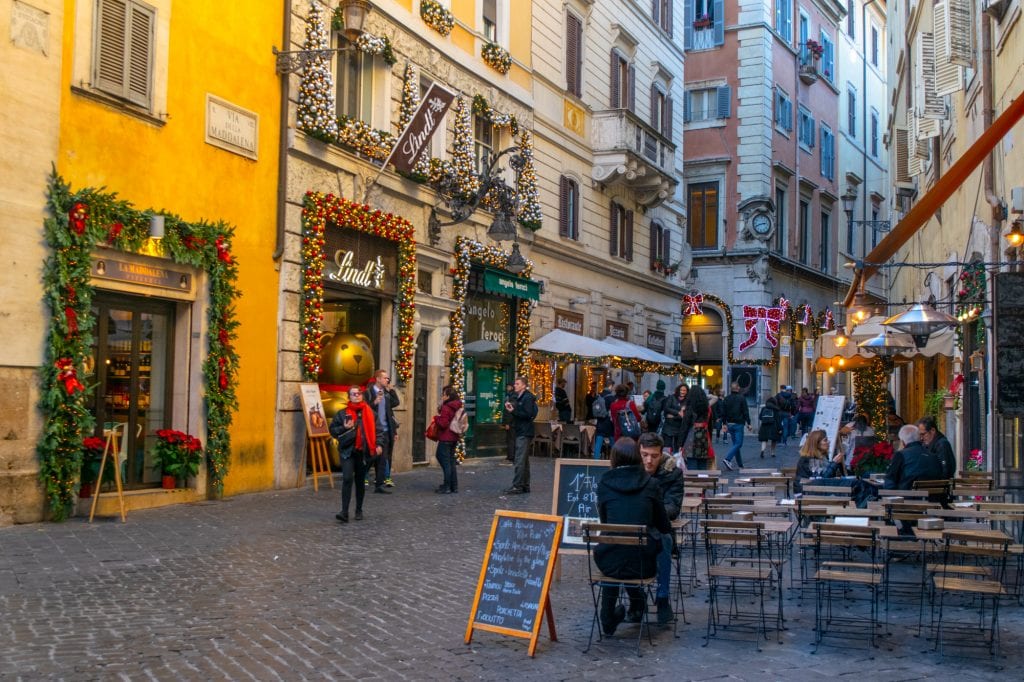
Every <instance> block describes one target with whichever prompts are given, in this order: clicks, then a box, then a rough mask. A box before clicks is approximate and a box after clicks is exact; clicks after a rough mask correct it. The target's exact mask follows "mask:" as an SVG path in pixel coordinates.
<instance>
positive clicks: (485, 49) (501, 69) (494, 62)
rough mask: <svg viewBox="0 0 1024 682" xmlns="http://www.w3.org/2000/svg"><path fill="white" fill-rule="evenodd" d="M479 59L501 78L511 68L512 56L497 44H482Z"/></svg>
mask: <svg viewBox="0 0 1024 682" xmlns="http://www.w3.org/2000/svg"><path fill="white" fill-rule="evenodd" d="M480 57H482V58H483V60H484V64H486V65H487V66H489V67H491V68H492V69H494V70H495V71H497V72H498V73H500V74H501V75H503V76H504V75H505V74H507V73H508V72H509V69H511V68H512V55H510V54H509V53H508V50H506V49H505V48H503V47H502V46H501V45H499V44H498V43H484V45H483V46H482V47H481V48H480Z"/></svg>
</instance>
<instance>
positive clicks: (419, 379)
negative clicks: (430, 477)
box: [412, 331, 430, 464]
mask: <svg viewBox="0 0 1024 682" xmlns="http://www.w3.org/2000/svg"><path fill="white" fill-rule="evenodd" d="M429 339H430V332H426V331H421V332H420V335H419V336H418V337H417V338H416V354H415V355H414V356H413V360H412V365H413V370H412V375H413V381H415V382H416V383H415V387H414V388H413V397H412V433H413V434H421V433H423V432H424V431H426V430H427V383H428V379H427V343H428V340H429ZM412 461H413V464H419V463H423V462H426V461H427V440H426V438H419V437H416V435H414V436H413V439H412Z"/></svg>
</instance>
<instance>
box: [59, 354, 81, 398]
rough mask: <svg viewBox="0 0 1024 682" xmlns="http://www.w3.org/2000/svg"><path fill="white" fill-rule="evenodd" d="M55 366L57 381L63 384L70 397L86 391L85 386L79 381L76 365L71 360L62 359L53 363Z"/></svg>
mask: <svg viewBox="0 0 1024 682" xmlns="http://www.w3.org/2000/svg"><path fill="white" fill-rule="evenodd" d="M53 366H54V367H56V368H57V380H58V381H60V382H63V384H64V390H65V391H66V392H67V394H68V395H71V394H73V393H74V392H75V391H85V386H83V385H82V382H81V381H79V380H78V376H77V373H76V371H75V363H73V362H72V361H71V358H61V359H60V360H58V361H57V362H55V363H53Z"/></svg>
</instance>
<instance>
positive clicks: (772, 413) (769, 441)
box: [757, 397, 783, 459]
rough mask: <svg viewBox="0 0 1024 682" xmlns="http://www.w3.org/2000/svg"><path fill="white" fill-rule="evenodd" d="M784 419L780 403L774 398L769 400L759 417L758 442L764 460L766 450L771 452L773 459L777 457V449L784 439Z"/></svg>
mask: <svg viewBox="0 0 1024 682" xmlns="http://www.w3.org/2000/svg"><path fill="white" fill-rule="evenodd" d="M782 419H783V415H782V412H781V411H780V410H779V403H778V401H776V400H775V398H774V397H772V398H768V400H766V401H765V403H764V407H762V408H761V411H760V412H759V413H758V415H757V422H758V427H757V440H759V441H760V442H761V459H764V451H765V449H769V450H770V451H771V455H772V457H774V456H775V447H776V446H777V445H778V444H779V441H780V440H781V439H782Z"/></svg>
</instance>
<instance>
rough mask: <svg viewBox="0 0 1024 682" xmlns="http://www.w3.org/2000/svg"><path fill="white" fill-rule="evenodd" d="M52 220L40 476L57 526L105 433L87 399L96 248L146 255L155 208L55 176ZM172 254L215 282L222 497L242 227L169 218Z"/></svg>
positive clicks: (211, 311)
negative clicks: (92, 440) (96, 438)
mask: <svg viewBox="0 0 1024 682" xmlns="http://www.w3.org/2000/svg"><path fill="white" fill-rule="evenodd" d="M48 195H49V205H50V207H51V216H50V217H49V218H47V219H46V221H45V224H44V228H45V235H46V242H47V244H48V245H49V247H50V248H51V249H52V250H53V252H52V253H51V255H50V256H49V257H48V258H47V260H46V262H45V263H44V265H43V283H44V292H45V301H46V303H47V306H48V307H49V309H50V327H49V332H48V337H47V346H46V357H47V362H46V363H45V364H44V365H43V368H42V369H41V370H40V371H41V374H42V378H41V384H42V391H41V396H42V397H41V398H40V407H41V409H42V412H43V419H44V424H43V436H42V438H41V439H40V441H39V445H38V446H37V451H38V453H39V470H40V477H41V479H42V481H43V485H44V487H45V490H46V496H47V502H48V504H49V508H50V514H51V516H52V518H53V519H54V520H58V521H59V520H62V519H65V518H67V516H68V514H69V513H70V512H71V508H72V504H73V502H74V498H75V495H74V488H75V483H76V481H77V480H78V478H79V475H80V472H81V469H82V467H81V464H82V454H83V447H84V445H83V443H84V440H85V438H86V437H87V436H92V434H94V432H95V429H96V424H95V417H94V415H93V414H92V412H91V411H90V409H89V406H88V402H87V401H88V400H89V399H90V398H91V397H92V395H93V391H94V390H95V381H94V380H93V379H91V378H90V376H89V375H88V374H87V373H86V372H85V368H86V366H87V364H86V360H87V358H89V357H90V356H91V355H92V352H93V351H92V348H93V346H94V344H95V337H94V329H95V324H96V321H95V319H94V317H93V315H92V313H91V308H92V299H93V285H92V282H91V264H92V260H91V253H92V249H93V248H94V247H95V245H96V244H97V243H104V244H106V245H107V246H108V247H109V248H113V249H117V250H120V251H124V252H129V253H138V252H139V251H140V249H141V248H142V247H143V245H144V244H145V243H146V242H147V239H148V237H149V218H150V216H151V215H152V214H151V213H150V212H142V211H139V210H137V209H135V208H134V207H133V206H132V205H131V204H130V203H128V202H126V201H123V200H120V199H118V198H116V196H115V195H113V194H109V193H105V192H102V191H100V190H95V189H83V190H78V191H72V189H71V187H70V186H69V185H68V184H67V183H66V182H64V180H63V178H61V177H60V176H58V175H56V174H54V175H52V176H51V177H50V183H49V188H48ZM165 226H166V227H165V234H164V238H163V239H162V240H161V242H160V249H161V250H162V251H163V253H164V255H166V256H167V257H169V258H170V259H171V260H173V261H174V262H176V263H182V264H186V265H190V266H192V267H196V268H199V269H202V270H205V271H206V274H207V279H208V281H209V283H210V292H209V303H208V313H207V325H208V331H207V351H206V358H205V359H204V360H203V363H202V368H203V379H204V384H203V390H204V396H203V397H204V398H205V407H206V430H207V434H208V437H207V440H208V443H207V445H208V446H207V465H208V471H209V474H210V488H211V490H213V491H216V492H220V491H221V490H222V489H223V485H224V478H225V476H226V475H227V472H228V465H229V461H230V456H231V440H230V435H229V427H230V426H231V422H232V419H233V413H234V410H235V406H236V404H237V399H236V396H235V384H236V378H237V375H238V354H237V353H236V352H235V349H234V341H235V330H236V328H237V326H238V322H237V320H236V319H235V313H234V304H235V300H236V298H237V297H238V295H239V292H238V289H237V288H236V286H235V282H236V280H237V278H238V265H237V263H236V262H235V259H234V257H233V255H232V254H231V238H232V235H233V232H234V229H233V228H232V227H231V226H229V225H227V224H225V223H207V222H195V223H187V222H185V221H183V220H181V219H180V218H178V217H177V216H173V215H167V214H165Z"/></svg>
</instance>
